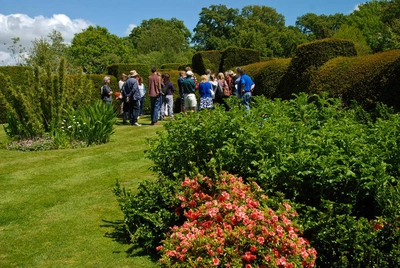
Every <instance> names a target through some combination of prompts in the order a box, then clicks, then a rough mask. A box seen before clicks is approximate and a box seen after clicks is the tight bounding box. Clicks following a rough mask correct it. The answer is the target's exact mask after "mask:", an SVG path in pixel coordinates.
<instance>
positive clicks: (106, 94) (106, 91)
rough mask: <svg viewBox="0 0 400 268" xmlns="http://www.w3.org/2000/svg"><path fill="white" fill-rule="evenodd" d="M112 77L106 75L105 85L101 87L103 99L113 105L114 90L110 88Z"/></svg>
mask: <svg viewBox="0 0 400 268" xmlns="http://www.w3.org/2000/svg"><path fill="white" fill-rule="evenodd" d="M110 81H111V79H110V77H109V76H105V77H104V78H103V86H102V87H101V90H100V92H101V99H102V100H103V102H104V103H105V104H108V105H111V101H112V94H113V92H112V90H111V88H110Z"/></svg>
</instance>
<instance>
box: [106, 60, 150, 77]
mask: <svg viewBox="0 0 400 268" xmlns="http://www.w3.org/2000/svg"><path fill="white" fill-rule="evenodd" d="M132 70H135V71H136V72H138V73H139V75H140V76H142V77H143V78H144V79H147V77H148V76H149V75H150V74H151V66H149V65H147V64H138V63H130V64H125V63H124V64H122V63H118V64H112V65H109V66H107V74H109V75H113V76H115V77H116V78H117V79H118V81H119V79H120V78H121V75H122V73H125V74H129V72H130V71H132Z"/></svg>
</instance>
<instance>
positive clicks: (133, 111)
mask: <svg viewBox="0 0 400 268" xmlns="http://www.w3.org/2000/svg"><path fill="white" fill-rule="evenodd" d="M138 77H139V74H138V73H137V72H136V71H135V70H133V71H130V73H129V79H128V80H126V82H125V86H124V90H125V94H126V102H125V104H124V105H127V106H128V114H129V118H130V123H131V125H132V126H137V127H139V126H141V125H140V124H139V123H138V116H139V111H140V91H139V85H138V81H137V78H138Z"/></svg>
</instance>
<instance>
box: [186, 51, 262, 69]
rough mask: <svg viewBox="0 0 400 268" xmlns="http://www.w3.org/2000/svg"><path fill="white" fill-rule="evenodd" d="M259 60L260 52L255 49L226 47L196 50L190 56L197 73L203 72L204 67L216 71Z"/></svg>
mask: <svg viewBox="0 0 400 268" xmlns="http://www.w3.org/2000/svg"><path fill="white" fill-rule="evenodd" d="M259 61H260V52H259V51H257V50H253V49H244V48H235V47H228V48H227V49H225V50H210V51H200V52H197V53H196V54H194V56H193V58H192V66H193V69H194V71H195V72H196V73H198V74H204V73H205V71H206V69H210V70H211V71H212V72H214V73H218V72H224V71H227V70H228V69H231V68H233V67H236V66H243V65H248V64H251V63H254V62H259Z"/></svg>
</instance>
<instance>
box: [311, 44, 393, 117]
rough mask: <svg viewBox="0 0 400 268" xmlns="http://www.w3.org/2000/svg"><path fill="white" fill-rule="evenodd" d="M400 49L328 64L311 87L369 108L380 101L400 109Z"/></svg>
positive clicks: (315, 78) (341, 59) (345, 58)
mask: <svg viewBox="0 0 400 268" xmlns="http://www.w3.org/2000/svg"><path fill="white" fill-rule="evenodd" d="M399 74H400V50H392V51H388V52H383V53H377V54H373V55H366V56H358V57H350V58H349V57H340V58H336V59H332V60H330V61H328V62H327V63H326V64H325V65H323V66H322V67H321V68H320V69H319V70H318V72H317V73H316V75H315V76H314V77H313V79H312V81H311V84H310V88H311V89H313V90H314V91H315V92H316V93H320V92H322V91H327V92H328V93H329V94H330V95H331V96H333V97H339V96H340V97H342V99H343V101H344V103H346V104H348V103H349V102H350V101H351V100H355V101H357V102H358V103H360V104H362V105H363V106H364V107H366V108H373V107H374V106H375V103H376V102H377V101H379V102H383V103H385V104H387V105H389V106H393V107H395V108H396V109H397V110H400V93H399V87H400V79H399Z"/></svg>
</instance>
